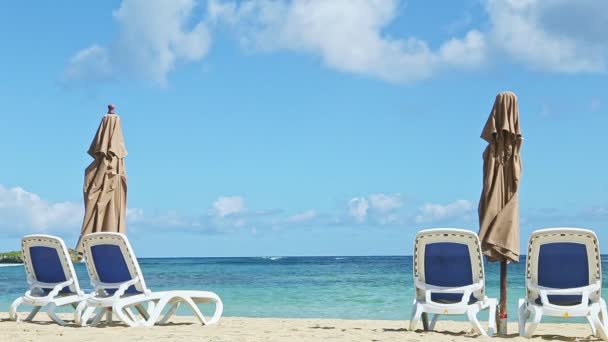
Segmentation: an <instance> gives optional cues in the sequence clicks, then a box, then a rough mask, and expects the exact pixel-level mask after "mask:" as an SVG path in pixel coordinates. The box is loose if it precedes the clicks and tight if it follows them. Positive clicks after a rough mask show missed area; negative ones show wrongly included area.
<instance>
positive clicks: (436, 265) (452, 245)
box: [409, 228, 497, 336]
mask: <svg viewBox="0 0 608 342" xmlns="http://www.w3.org/2000/svg"><path fill="white" fill-rule="evenodd" d="M480 246H481V245H480V242H479V238H478V237H477V234H475V233H474V232H472V231H469V230H463V229H452V228H437V229H428V230H422V231H420V232H418V234H416V241H415V243H414V257H413V259H414V260H413V261H414V267H413V270H414V287H415V289H416V298H415V299H414V303H413V305H412V312H411V318H410V327H409V329H410V330H412V331H413V330H415V329H416V325H417V324H418V321H419V320H420V318H421V316H422V314H423V313H432V314H434V316H433V319H432V321H431V324H430V326H429V328H430V329H431V330H433V329H434V328H435V324H436V323H437V320H438V318H439V316H440V315H463V314H466V315H467V317H468V319H469V321H470V322H471V325H472V326H473V329H474V330H475V331H476V332H477V333H478V334H481V335H484V336H487V335H490V336H492V335H493V334H494V332H495V330H496V323H495V322H496V319H495V315H496V306H497V301H496V299H494V298H488V297H486V295H485V273H484V266H483V259H482V255H481V247H480ZM486 309H488V310H489V321H488V329H487V331H486V330H484V329H483V327H482V326H481V324H480V323H479V320H478V319H477V313H478V312H479V311H482V310H486Z"/></svg>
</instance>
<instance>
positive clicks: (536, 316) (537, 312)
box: [524, 305, 543, 338]
mask: <svg viewBox="0 0 608 342" xmlns="http://www.w3.org/2000/svg"><path fill="white" fill-rule="evenodd" d="M528 310H529V311H530V312H531V314H532V316H533V319H532V322H531V323H530V324H529V325H528V327H527V328H526V330H525V332H524V337H526V338H530V337H532V334H534V331H535V330H536V328H537V327H538V324H539V323H540V321H541V319H542V318H543V310H542V309H539V308H537V307H534V306H532V305H528Z"/></svg>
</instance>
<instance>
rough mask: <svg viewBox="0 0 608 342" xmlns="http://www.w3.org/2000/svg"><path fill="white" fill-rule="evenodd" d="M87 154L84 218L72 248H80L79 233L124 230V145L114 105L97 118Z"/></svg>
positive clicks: (125, 208) (125, 181)
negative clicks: (89, 160) (76, 241)
mask: <svg viewBox="0 0 608 342" xmlns="http://www.w3.org/2000/svg"><path fill="white" fill-rule="evenodd" d="M88 154H89V155H90V156H91V157H93V158H94V159H95V160H93V162H92V163H91V164H90V165H89V166H88V167H87V168H86V170H85V176H84V206H85V213H84V220H83V222H82V232H81V234H80V239H79V240H78V244H77V245H76V250H77V251H79V252H82V245H81V243H80V241H81V240H82V237H83V236H84V235H86V234H89V233H95V232H118V233H125V232H126V222H125V215H126V210H127V172H126V170H125V157H126V156H127V149H126V148H125V141H124V138H123V135H122V127H121V124H120V117H118V115H116V114H115V113H114V106H113V105H109V106H108V114H106V115H105V116H104V117H103V119H101V124H100V125H99V128H98V129H97V133H96V134H95V138H93V142H92V143H91V147H90V148H89V151H88Z"/></svg>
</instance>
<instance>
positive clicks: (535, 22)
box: [485, 0, 608, 73]
mask: <svg viewBox="0 0 608 342" xmlns="http://www.w3.org/2000/svg"><path fill="white" fill-rule="evenodd" d="M485 4H486V10H487V13H488V16H489V19H490V24H491V29H490V36H491V40H492V42H493V44H494V45H496V46H497V47H498V48H499V49H502V50H503V51H505V52H507V54H509V55H510V56H511V57H512V58H513V59H514V60H515V61H517V62H521V63H524V64H526V65H529V66H531V67H533V68H535V69H539V70H544V71H554V72H566V73H575V72H598V71H605V70H606V64H607V62H608V36H607V35H606V34H605V32H604V30H605V27H607V26H608V16H607V15H606V13H608V2H606V1H595V0H579V1H569V0H542V1H541V0H487V1H486V3H485Z"/></svg>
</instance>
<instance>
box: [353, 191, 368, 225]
mask: <svg viewBox="0 0 608 342" xmlns="http://www.w3.org/2000/svg"><path fill="white" fill-rule="evenodd" d="M368 210H369V202H368V201H367V200H366V199H365V198H363V197H355V198H352V199H351V200H350V201H348V214H349V215H350V216H351V217H352V218H354V219H355V221H357V222H359V223H363V222H364V221H365V219H366V218H367V211H368Z"/></svg>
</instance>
